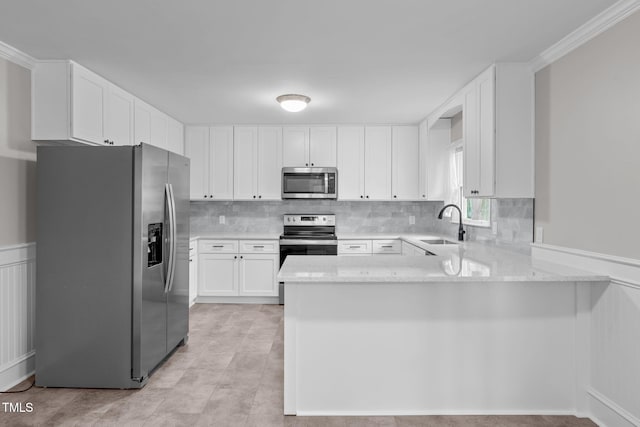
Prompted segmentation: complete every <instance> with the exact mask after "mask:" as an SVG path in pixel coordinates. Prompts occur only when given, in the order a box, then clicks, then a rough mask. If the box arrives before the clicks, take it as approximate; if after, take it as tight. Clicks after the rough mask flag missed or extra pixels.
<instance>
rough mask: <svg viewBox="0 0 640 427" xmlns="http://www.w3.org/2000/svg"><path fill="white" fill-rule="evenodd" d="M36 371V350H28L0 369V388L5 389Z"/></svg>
mask: <svg viewBox="0 0 640 427" xmlns="http://www.w3.org/2000/svg"><path fill="white" fill-rule="evenodd" d="M35 371H36V352H35V351H32V352H29V353H27V354H25V355H23V356H22V357H20V358H19V359H16V360H14V361H13V362H11V363H10V364H8V365H7V366H5V367H4V368H3V369H2V370H1V371H0V390H2V391H7V390H9V389H11V388H12V387H14V386H16V385H18V384H20V383H21V382H22V381H24V380H26V379H27V378H29V377H30V376H31V375H33V374H34V373H35Z"/></svg>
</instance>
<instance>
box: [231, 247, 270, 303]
mask: <svg viewBox="0 0 640 427" xmlns="http://www.w3.org/2000/svg"><path fill="white" fill-rule="evenodd" d="M278 266H279V258H278V255H269V254H241V255H240V264H239V270H240V271H239V277H240V280H239V282H240V289H239V294H240V295H247V296H278V286H277V285H278V282H277V281H276V275H277V274H278Z"/></svg>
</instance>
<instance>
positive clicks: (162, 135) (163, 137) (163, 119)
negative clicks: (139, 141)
mask: <svg viewBox="0 0 640 427" xmlns="http://www.w3.org/2000/svg"><path fill="white" fill-rule="evenodd" d="M150 132H151V133H150V141H149V143H150V144H152V145H155V146H156V147H160V148H164V149H165V150H166V149H168V143H167V141H168V137H169V118H168V117H167V115H166V114H164V113H162V112H160V111H158V110H156V109H155V108H154V109H153V110H152V111H151V131H150Z"/></svg>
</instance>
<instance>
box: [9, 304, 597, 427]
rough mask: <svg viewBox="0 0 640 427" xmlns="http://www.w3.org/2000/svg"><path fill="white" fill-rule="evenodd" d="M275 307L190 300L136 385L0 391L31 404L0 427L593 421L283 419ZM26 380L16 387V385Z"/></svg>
mask: <svg viewBox="0 0 640 427" xmlns="http://www.w3.org/2000/svg"><path fill="white" fill-rule="evenodd" d="M282 377H283V310H282V307H281V306H277V305H232V304H196V305H195V306H194V307H192V309H191V325H190V338H189V343H188V344H187V345H186V346H184V347H182V348H180V349H178V351H176V353H175V354H174V355H173V356H172V357H171V358H170V359H169V360H168V361H167V362H166V363H165V364H164V365H163V366H162V367H161V368H159V369H158V371H157V372H155V374H154V375H152V377H151V378H150V380H149V383H148V384H147V385H146V387H144V388H143V389H141V390H93V389H80V390H78V389H43V388H38V387H34V388H32V389H31V390H29V391H27V392H25V393H20V394H4V395H0V399H1V400H2V402H22V403H23V405H24V404H25V403H27V402H31V403H32V404H33V407H34V410H33V412H32V413H23V414H7V413H5V412H4V411H3V410H2V409H3V408H2V406H0V425H1V426H11V427H13V426H31V425H38V426H39V425H51V426H118V427H122V426H190V427H197V426H344V427H347V426H350V427H351V426H398V427H402V426H434V427H440V426H442V427H444V426H447V427H462V426H482V427H494V426H495V427H497V426H505V427H506V426H527V427H530V426H547V427H551V426H558V427H560V426H567V427H570V426H571V427H574V426H595V424H594V423H592V422H591V421H589V420H586V419H579V418H575V417H555V416H554V417H550V416H428V417H284V416H283V415H282V406H283V403H282V387H283V386H282ZM28 384H29V382H27V381H25V382H24V383H22V384H19V385H18V386H16V387H15V389H20V388H23V387H24V386H25V385H28Z"/></svg>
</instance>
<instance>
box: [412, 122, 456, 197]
mask: <svg viewBox="0 0 640 427" xmlns="http://www.w3.org/2000/svg"><path fill="white" fill-rule="evenodd" d="M419 134H420V135H419V138H420V191H419V193H420V200H429V201H431V200H444V199H445V187H446V185H447V180H448V178H449V176H448V174H449V164H448V161H449V153H450V149H451V148H450V146H451V120H450V119H438V120H434V121H433V122H431V121H428V120H424V121H423V122H422V123H420V127H419Z"/></svg>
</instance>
